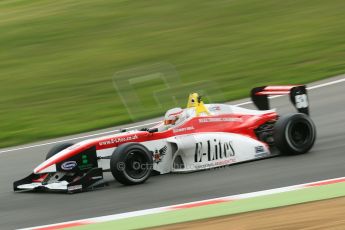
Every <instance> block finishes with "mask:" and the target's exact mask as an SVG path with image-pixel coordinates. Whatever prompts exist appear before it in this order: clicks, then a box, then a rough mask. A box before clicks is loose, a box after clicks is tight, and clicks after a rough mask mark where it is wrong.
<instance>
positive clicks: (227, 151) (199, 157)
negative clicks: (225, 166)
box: [194, 139, 235, 162]
mask: <svg viewBox="0 0 345 230" xmlns="http://www.w3.org/2000/svg"><path fill="white" fill-rule="evenodd" d="M233 156H235V150H234V148H233V147H232V142H231V141H227V142H222V141H220V140H217V139H213V140H208V141H205V142H197V143H195V154H194V162H205V161H214V160H219V159H224V158H229V157H233Z"/></svg>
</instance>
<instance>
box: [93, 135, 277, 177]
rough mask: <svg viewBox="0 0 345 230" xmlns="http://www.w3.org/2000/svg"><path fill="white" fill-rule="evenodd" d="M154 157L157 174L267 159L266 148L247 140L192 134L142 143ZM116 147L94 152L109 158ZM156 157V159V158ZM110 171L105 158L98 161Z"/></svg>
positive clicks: (245, 138)
mask: <svg viewBox="0 0 345 230" xmlns="http://www.w3.org/2000/svg"><path fill="white" fill-rule="evenodd" d="M141 144H142V145H144V146H145V147H146V148H147V149H149V150H150V151H152V152H153V154H154V165H153V169H154V170H156V171H158V172H159V173H160V174H165V173H170V172H190V171H196V170H202V169H208V168H214V167H219V166H223V165H229V164H234V163H239V162H243V161H248V160H254V159H259V158H263V157H267V156H269V155H270V154H271V153H270V151H269V149H268V147H267V146H266V145H265V144H264V143H262V142H260V141H257V140H254V139H252V138H250V137H247V136H244V135H240V134H234V133H222V132H219V133H215V132H212V133H211V132H210V133H193V134H187V135H180V136H175V137H170V138H167V139H160V140H154V141H147V142H141ZM114 150H115V148H109V149H105V150H100V151H97V156H101V157H107V156H111V154H112V153H113V152H114ZM155 156H156V157H155ZM98 165H99V167H102V168H103V169H104V170H107V169H109V167H110V164H109V160H108V159H101V160H99V161H98Z"/></svg>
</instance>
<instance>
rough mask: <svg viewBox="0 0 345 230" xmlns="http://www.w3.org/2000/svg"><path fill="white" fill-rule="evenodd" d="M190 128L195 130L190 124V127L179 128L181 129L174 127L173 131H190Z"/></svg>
mask: <svg viewBox="0 0 345 230" xmlns="http://www.w3.org/2000/svg"><path fill="white" fill-rule="evenodd" d="M190 130H194V127H193V126H189V127H184V128H179V129H173V132H174V133H179V132H186V131H190Z"/></svg>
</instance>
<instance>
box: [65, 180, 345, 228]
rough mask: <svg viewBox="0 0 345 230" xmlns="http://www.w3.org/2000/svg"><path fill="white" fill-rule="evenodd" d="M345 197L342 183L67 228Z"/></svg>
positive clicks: (177, 219) (128, 224) (164, 220)
mask: <svg viewBox="0 0 345 230" xmlns="http://www.w3.org/2000/svg"><path fill="white" fill-rule="evenodd" d="M344 195H345V183H337V184H329V185H325V186H320V187H310V188H306V189H302V190H297V191H291V192H283V193H278V194H272V195H265V196H259V197H253V198H247V199H243V200H237V201H230V202H225V203H220V204H214V205H206V206H202V207H195V208H189V209H182V210H177V211H169V212H163V213H158V214H151V215H144V216H139V217H132V218H126V219H120V220H115V221H108V222H103V223H98V224H90V225H84V226H81V227H74V228H68V229H71V230H72V229H73V230H74V229H75V230H94V229H102V230H105V229H117V230H125V229H126V230H127V229H141V228H150V227H154V226H161V225H167V224H174V223H181V222H187V221H194V220H200V219H205V218H212V217H219V216H226V215H233V214H239V213H244V212H250V211H257V210H262V209H268V208H277V207H282V206H287V205H295V204H301V203H306V202H311V201H318V200H324V199H330V198H336V197H342V196H344Z"/></svg>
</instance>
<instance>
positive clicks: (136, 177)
mask: <svg viewBox="0 0 345 230" xmlns="http://www.w3.org/2000/svg"><path fill="white" fill-rule="evenodd" d="M152 167H153V158H152V153H151V152H150V151H149V150H148V149H147V148H146V147H145V146H143V145H141V144H138V143H125V144H122V145H120V146H119V147H117V148H116V149H115V151H114V152H113V154H112V156H111V159H110V171H111V173H112V174H113V176H114V178H115V179H116V180H117V181H118V182H120V183H122V184H124V185H136V184H141V183H144V182H145V181H146V180H147V179H148V178H149V177H150V175H151V172H152Z"/></svg>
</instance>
